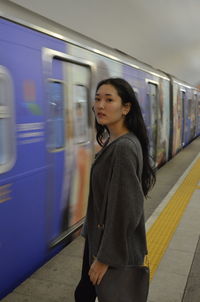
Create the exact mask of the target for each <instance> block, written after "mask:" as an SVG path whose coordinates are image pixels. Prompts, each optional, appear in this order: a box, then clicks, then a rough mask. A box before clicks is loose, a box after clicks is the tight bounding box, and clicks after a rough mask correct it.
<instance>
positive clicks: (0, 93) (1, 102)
mask: <svg viewBox="0 0 200 302" xmlns="http://www.w3.org/2000/svg"><path fill="white" fill-rule="evenodd" d="M12 90H13V87H12V81H11V77H10V74H9V72H8V70H7V69H6V68H5V67H3V66H0V173H5V172H7V171H8V170H10V169H11V168H12V166H13V165H14V162H15V154H16V151H15V148H16V143H15V117H14V110H13V106H14V104H13V93H12Z"/></svg>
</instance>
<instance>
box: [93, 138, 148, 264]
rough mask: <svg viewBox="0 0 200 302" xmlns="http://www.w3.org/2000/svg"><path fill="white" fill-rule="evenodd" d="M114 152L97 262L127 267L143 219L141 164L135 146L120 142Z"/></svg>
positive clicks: (131, 143)
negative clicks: (132, 237) (131, 243)
mask: <svg viewBox="0 0 200 302" xmlns="http://www.w3.org/2000/svg"><path fill="white" fill-rule="evenodd" d="M115 151H116V152H115V154H114V157H115V158H114V160H113V167H112V177H111V180H110V184H109V188H108V194H107V211H106V219H105V226H104V232H103V236H102V240H101V244H100V247H99V250H98V254H97V259H98V260H99V261H101V262H103V263H105V264H108V265H109V266H124V265H127V264H128V261H129V248H128V236H130V234H133V233H134V230H135V229H136V228H137V225H138V224H139V222H140V219H141V217H142V215H143V198H144V197H143V191H142V187H141V182H140V175H138V171H139V164H141V165H142V162H140V161H139V159H138V154H137V148H136V145H135V144H134V143H133V142H130V143H124V142H120V144H119V145H117V146H116V150H115Z"/></svg>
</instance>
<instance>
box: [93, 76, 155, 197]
mask: <svg viewBox="0 0 200 302" xmlns="http://www.w3.org/2000/svg"><path fill="white" fill-rule="evenodd" d="M102 85H112V86H113V87H114V88H115V89H116V90H117V93H118V95H119V96H120V97H121V100H122V104H123V105H125V104H127V103H130V104H131V108H130V111H129V113H128V114H127V115H126V117H125V121H124V122H125V126H126V127H127V129H128V130H129V131H130V132H132V133H134V134H135V135H136V136H137V138H138V140H139V141H140V144H141V147H142V153H143V171H142V188H143V192H144V196H145V197H147V194H148V192H149V190H150V189H151V188H152V187H153V185H154V184H155V181H156V176H155V169H154V168H153V167H152V166H151V158H150V155H149V138H148V135H147V129H146V126H145V123H144V119H143V116H142V112H141V109H140V105H139V103H138V101H137V98H136V95H135V92H134V90H133V88H132V87H131V85H130V84H129V83H128V82H127V81H125V80H124V79H121V78H108V79H105V80H103V81H101V82H99V83H98V84H97V88H96V92H97V90H98V89H99V87H100V86H102ZM95 127H96V131H97V134H96V139H97V142H98V143H99V145H100V146H102V147H103V146H105V145H106V144H107V143H108V141H109V137H108V139H106V140H105V134H107V135H108V136H109V135H110V133H109V130H108V128H107V127H106V126H104V125H100V124H98V122H97V120H96V119H95Z"/></svg>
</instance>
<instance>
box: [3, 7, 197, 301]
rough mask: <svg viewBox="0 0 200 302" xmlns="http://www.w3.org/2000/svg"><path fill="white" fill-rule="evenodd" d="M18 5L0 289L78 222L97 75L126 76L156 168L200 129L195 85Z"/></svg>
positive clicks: (8, 30) (8, 82) (8, 84)
mask: <svg viewBox="0 0 200 302" xmlns="http://www.w3.org/2000/svg"><path fill="white" fill-rule="evenodd" d="M14 8H15V6H13V8H12V13H11V14H8V12H9V9H8V10H7V11H6V9H5V11H4V12H2V13H1V19H0V33H1V35H0V298H1V297H3V296H5V295H6V294H7V293H8V292H9V291H11V290H12V289H13V288H14V287H16V286H17V285H18V284H19V283H20V282H22V281H23V280H24V279H25V278H27V277H28V276H29V275H30V274H31V273H32V272H33V271H34V270H36V269H37V268H38V267H40V266H41V265H42V264H44V262H45V261H47V260H48V259H50V258H51V257H52V256H53V255H54V254H55V253H57V252H58V251H59V250H60V249H61V248H62V247H63V245H64V244H66V242H67V241H66V240H70V239H69V238H71V236H72V235H71V234H73V232H74V231H75V230H77V229H78V228H79V227H80V226H81V224H82V222H83V218H84V215H85V211H86V207H87V192H88V181H89V170H90V164H91V161H92V158H93V155H94V152H95V148H96V146H95V143H94V131H93V113H92V110H91V107H92V102H93V96H94V91H95V90H94V89H95V86H96V83H97V82H98V81H99V80H101V79H104V78H107V77H111V76H112V77H122V78H124V79H126V80H127V81H129V82H130V84H131V85H132V87H133V88H134V90H135V92H136V94H137V97H138V99H139V103H140V105H141V108H142V112H143V116H144V119H145V122H146V125H147V128H148V133H149V137H150V151H151V155H152V157H153V159H154V161H155V163H156V166H157V167H160V166H161V165H163V164H164V163H165V162H166V161H168V160H169V159H170V158H171V157H172V156H174V155H175V154H176V153H177V152H179V151H180V150H181V149H182V148H183V147H184V146H186V145H187V144H188V143H190V142H191V141H192V140H193V139H194V138H196V137H197V136H199V134H200V91H199V90H197V89H196V88H194V87H191V86H190V85H189V84H186V83H184V82H181V81H179V80H177V79H176V78H174V77H173V76H169V75H167V74H165V73H164V72H161V71H158V70H156V69H153V68H152V67H151V66H149V65H147V64H143V63H141V62H139V61H137V60H136V59H133V58H131V57H129V56H126V55H125V54H123V53H120V52H119V51H117V50H113V49H110V48H106V47H105V46H103V45H101V44H98V43H97V42H94V41H92V40H91V41H90V40H89V39H88V38H85V37H82V36H80V35H79V34H76V33H73V32H72V31H69V30H68V29H66V33H65V30H64V29H63V28H61V27H60V29H59V25H56V26H55V29H54V31H53V30H52V28H53V25H52V22H50V21H48V20H47V19H44V20H42V18H41V17H39V16H37V15H35V16H34V14H33V13H30V12H28V11H26V13H25V10H24V9H23V10H22V11H21V12H20V8H18V9H17V10H16V14H14V17H11V15H12V14H13V11H14ZM29 18H30V20H31V21H30V22H31V23H29V22H28V19H29ZM40 22H41V23H40ZM48 22H49V23H48ZM33 24H34V25H33ZM38 24H39V25H40V24H41V27H39V26H38ZM36 25H37V26H36ZM50 29H51V30H50ZM68 35H69V36H70V37H69V38H68ZM72 36H73V39H74V40H72Z"/></svg>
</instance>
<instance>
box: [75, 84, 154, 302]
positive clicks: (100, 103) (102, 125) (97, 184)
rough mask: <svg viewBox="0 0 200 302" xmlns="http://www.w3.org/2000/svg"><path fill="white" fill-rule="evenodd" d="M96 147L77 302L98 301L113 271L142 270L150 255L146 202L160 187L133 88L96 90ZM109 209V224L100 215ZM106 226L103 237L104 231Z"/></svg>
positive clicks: (120, 86) (117, 86)
mask: <svg viewBox="0 0 200 302" xmlns="http://www.w3.org/2000/svg"><path fill="white" fill-rule="evenodd" d="M94 113H95V118H96V130H97V142H98V143H99V144H100V145H101V146H102V149H101V151H100V152H98V153H97V155H96V158H95V161H94V163H93V165H92V169H91V177H90V191H89V200H88V210H87V215H86V221H85V224H84V229H83V235H84V237H85V238H86V242H85V250H84V257H83V268H82V277H81V280H80V282H79V284H78V286H77V288H76V291H75V301H76V302H85V301H87V302H93V301H95V298H96V296H97V294H96V290H95V286H98V285H99V284H100V283H101V280H102V279H103V277H104V275H105V274H106V272H107V270H108V268H109V266H110V267H122V266H126V265H141V264H142V263H143V260H144V257H145V255H146V254H147V246H146V234H145V222H144V211H143V199H144V196H147V193H148V191H149V189H150V188H151V187H152V185H153V184H154V183H155V174H154V171H153V169H152V168H151V165H150V160H149V154H148V147H149V143H148V137H147V131H146V127H145V124H144V120H143V117H142V113H141V109H140V106H139V104H138V102H137V99H136V97H135V93H134V91H133V89H132V87H131V86H130V85H129V84H128V83H127V82H126V81H125V80H123V79H120V78H109V79H106V80H103V81H101V82H100V83H99V84H98V85H97V89H96V97H95V104H94ZM105 204H106V215H105V220H104V223H105V225H104V226H102V225H100V217H101V210H102V208H103V207H104V206H105ZM102 227H103V232H102Z"/></svg>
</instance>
